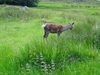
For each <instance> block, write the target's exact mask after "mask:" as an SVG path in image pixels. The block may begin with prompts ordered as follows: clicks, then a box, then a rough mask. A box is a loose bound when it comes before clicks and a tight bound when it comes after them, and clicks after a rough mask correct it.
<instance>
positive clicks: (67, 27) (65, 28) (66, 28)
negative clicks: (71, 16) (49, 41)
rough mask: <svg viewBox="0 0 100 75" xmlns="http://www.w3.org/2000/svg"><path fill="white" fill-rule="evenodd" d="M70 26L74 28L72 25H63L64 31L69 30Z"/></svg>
mask: <svg viewBox="0 0 100 75" xmlns="http://www.w3.org/2000/svg"><path fill="white" fill-rule="evenodd" d="M70 28H72V25H68V26H65V27H63V31H66V30H68V29H70Z"/></svg>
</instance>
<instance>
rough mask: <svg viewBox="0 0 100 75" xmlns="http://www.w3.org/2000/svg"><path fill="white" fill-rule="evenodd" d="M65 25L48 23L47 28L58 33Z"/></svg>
mask: <svg viewBox="0 0 100 75" xmlns="http://www.w3.org/2000/svg"><path fill="white" fill-rule="evenodd" d="M62 28H63V26H61V25H55V24H48V25H47V26H46V27H45V30H47V31H50V32H51V33H57V32H62Z"/></svg>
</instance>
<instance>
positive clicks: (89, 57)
mask: <svg viewBox="0 0 100 75" xmlns="http://www.w3.org/2000/svg"><path fill="white" fill-rule="evenodd" d="M58 5H60V6H58ZM58 5H56V6H53V4H52V6H51V4H49V3H48V4H44V3H41V4H40V7H37V8H26V7H19V6H6V7H2V8H1V7H0V10H1V11H0V20H1V21H0V23H1V25H0V32H1V33H0V46H1V47H0V61H1V62H0V74H1V75H6V74H7V75H11V74H12V75H28V74H31V75H33V74H34V75H42V74H45V75H49V74H54V75H66V74H68V75H73V74H76V75H81V74H84V75H92V74H93V75H94V74H96V75H99V74H100V72H99V67H100V66H99V60H100V59H99V58H100V53H99V52H100V51H99V50H100V47H99V45H100V41H99V40H100V34H99V33H100V31H99V30H100V25H99V24H100V22H99V19H100V18H99V14H100V12H99V11H98V9H99V7H98V6H96V5H93V6H95V7H96V8H93V6H92V5H91V6H90V5H89V6H90V8H85V5H80V6H81V7H80V6H79V5H75V6H74V5H73V6H72V5H70V4H62V5H61V4H58ZM64 5H66V6H69V7H70V8H68V9H67V7H63V6H64ZM47 6H48V7H47ZM54 7H55V8H54ZM93 9H94V11H93ZM5 11H6V12H5ZM43 18H47V19H51V20H53V21H54V23H55V24H60V25H64V26H65V25H68V23H69V22H75V25H74V28H73V30H72V31H70V30H68V31H66V32H63V33H62V34H61V36H60V38H57V36H56V34H50V35H49V37H48V39H47V41H46V40H43V34H44V32H43V29H42V28H41V25H42V24H44V23H43V22H42V19H43Z"/></svg>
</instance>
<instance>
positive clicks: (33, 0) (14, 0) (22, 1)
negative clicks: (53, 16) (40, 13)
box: [0, 0, 39, 7]
mask: <svg viewBox="0 0 100 75" xmlns="http://www.w3.org/2000/svg"><path fill="white" fill-rule="evenodd" d="M38 2H39V0H0V4H10V5H21V6H29V7H31V6H37V4H38Z"/></svg>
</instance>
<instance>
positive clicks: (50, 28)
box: [42, 22, 74, 38]
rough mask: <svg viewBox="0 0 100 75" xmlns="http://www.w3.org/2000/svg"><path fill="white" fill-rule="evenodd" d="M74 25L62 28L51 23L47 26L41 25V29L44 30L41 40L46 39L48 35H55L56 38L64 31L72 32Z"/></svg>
mask: <svg viewBox="0 0 100 75" xmlns="http://www.w3.org/2000/svg"><path fill="white" fill-rule="evenodd" d="M73 25H74V22H73V23H71V24H69V25H67V26H62V25H57V24H53V23H47V24H43V25H42V28H43V29H44V36H43V38H47V37H48V35H49V33H57V35H58V38H59V36H60V34H61V33H62V32H64V31H66V30H69V29H70V30H72V28H73Z"/></svg>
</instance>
